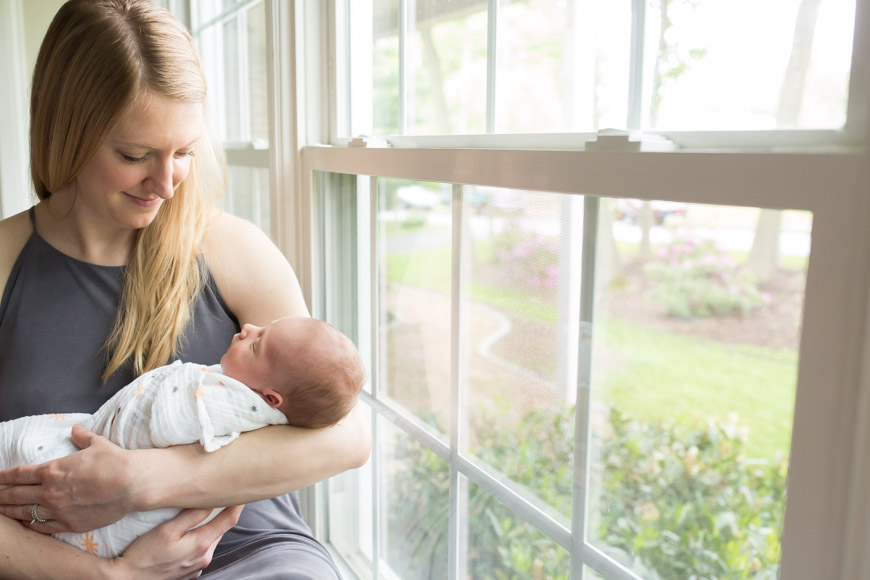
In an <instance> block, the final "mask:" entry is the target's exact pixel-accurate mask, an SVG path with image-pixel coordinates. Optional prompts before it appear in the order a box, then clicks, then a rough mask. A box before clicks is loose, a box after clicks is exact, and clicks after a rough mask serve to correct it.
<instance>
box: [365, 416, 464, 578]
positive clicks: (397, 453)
mask: <svg viewBox="0 0 870 580" xmlns="http://www.w3.org/2000/svg"><path fill="white" fill-rule="evenodd" d="M379 427H380V429H381V430H380V432H379V437H380V438H381V440H382V441H383V443H382V444H381V452H382V453H383V454H384V462H383V468H382V471H381V477H380V493H381V497H382V498H383V499H382V504H381V505H382V511H383V513H382V514H381V516H382V518H383V521H384V522H385V523H386V525H385V526H384V527H383V531H382V535H383V537H382V540H381V542H382V547H381V549H382V554H381V557H382V559H383V560H382V561H386V564H387V565H388V566H389V568H390V569H391V570H392V572H393V573H395V576H391V575H386V574H384V575H383V577H386V578H409V579H410V578H414V579H420V580H442V579H443V578H447V577H448V574H447V535H448V534H447V532H448V515H449V505H450V501H449V498H450V492H449V480H450V468H449V467H448V466H447V463H445V462H444V461H443V460H442V459H441V458H439V457H438V456H437V455H436V454H435V453H433V452H432V451H430V450H428V449H426V448H424V447H423V446H422V445H420V443H418V442H417V441H416V440H414V439H412V438H411V437H409V436H408V435H407V434H405V433H403V432H401V431H399V430H398V429H397V428H395V427H394V426H392V424H390V423H389V422H388V421H386V420H381V421H380V423H379Z"/></svg>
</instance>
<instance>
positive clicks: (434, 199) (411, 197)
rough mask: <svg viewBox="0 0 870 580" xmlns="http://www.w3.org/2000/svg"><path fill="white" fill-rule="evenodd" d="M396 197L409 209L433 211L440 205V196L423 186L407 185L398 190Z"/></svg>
mask: <svg viewBox="0 0 870 580" xmlns="http://www.w3.org/2000/svg"><path fill="white" fill-rule="evenodd" d="M396 197H397V198H398V199H399V201H400V202H401V203H402V204H403V205H404V206H405V207H408V208H418V209H432V208H433V207H435V206H436V205H438V195H436V194H435V193H432V192H431V191H429V190H428V189H426V188H425V187H423V186H422V185H406V186H404V187H400V188H398V189H397V190H396Z"/></svg>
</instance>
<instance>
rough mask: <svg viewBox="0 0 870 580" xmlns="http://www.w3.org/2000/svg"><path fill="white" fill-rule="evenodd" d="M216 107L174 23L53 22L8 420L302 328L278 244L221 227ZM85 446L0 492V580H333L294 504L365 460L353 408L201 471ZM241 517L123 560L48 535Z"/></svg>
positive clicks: (13, 323) (160, 458)
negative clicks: (139, 514) (252, 334)
mask: <svg viewBox="0 0 870 580" xmlns="http://www.w3.org/2000/svg"><path fill="white" fill-rule="evenodd" d="M204 103H205V80H204V78H203V75H202V72H201V68H200V64H199V61H198V58H197V56H196V53H195V51H194V49H193V45H192V42H191V39H190V37H189V35H188V34H187V32H186V31H185V30H184V28H183V27H182V26H181V25H180V24H179V23H178V22H177V21H176V20H175V19H174V18H173V17H172V16H171V15H170V14H169V13H168V12H166V11H164V10H162V9H160V8H157V7H155V6H153V5H152V4H150V3H149V2H147V1H145V0H71V1H70V2H68V3H67V4H65V5H64V6H63V7H62V8H61V10H60V11H59V12H58V14H57V15H56V17H55V19H54V20H53V22H52V24H51V26H50V28H49V30H48V32H47V33H46V37H45V39H44V41H43V45H42V47H41V49H40V53H39V57H38V59H37V63H36V67H35V69H34V77H33V88H32V102H31V169H32V175H33V182H34V186H35V188H36V192H37V196H38V197H39V199H40V202H39V203H38V204H37V205H36V206H35V207H34V208H32V209H31V210H30V211H28V212H24V213H22V214H19V215H16V216H13V217H11V218H8V219H6V220H4V221H2V222H0V289H2V291H3V293H2V295H0V420H8V419H13V418H17V417H20V416H25V415H31V414H39V413H46V412H53V413H54V412H58V410H59V409H62V410H63V411H64V412H93V411H95V410H96V409H97V408H98V407H99V406H100V404H102V403H103V402H104V401H105V400H107V399H108V398H109V397H111V396H112V394H114V392H115V391H116V390H117V389H118V388H119V387H120V386H121V385H123V384H126V383H127V382H129V381H130V380H131V379H132V378H134V377H135V376H137V375H139V374H141V373H143V372H145V371H147V370H149V369H151V368H154V367H156V366H159V365H162V364H165V363H167V362H169V361H171V360H174V359H176V358H181V359H187V360H196V361H197V362H202V363H206V364H210V363H217V362H218V359H219V357H220V354H221V353H223V352H224V351H225V350H226V348H227V346H228V345H229V343H230V340H231V338H232V336H233V334H235V333H236V332H238V329H239V326H240V324H243V323H251V324H256V325H263V324H266V323H268V322H270V321H271V320H274V319H276V318H280V317H282V316H286V315H308V312H307V309H306V306H305V304H304V301H303V298H302V295H301V291H300V289H299V284H298V282H297V280H296V277H295V274H294V273H293V271H292V269H291V268H290V266H289V264H288V263H287V261H286V260H285V259H284V257H283V256H282V255H281V254H280V252H279V251H278V250H277V249H276V248H275V247H274V246H273V245H272V244H271V242H270V241H269V240H268V238H266V237H265V236H264V235H263V234H262V232H260V231H259V230H258V229H257V228H255V227H253V226H252V225H250V224H248V223H246V222H243V221H242V220H239V219H237V218H233V217H232V216H229V215H224V214H218V213H217V212H215V211H214V210H212V201H211V200H210V198H209V194H211V193H213V192H217V191H219V190H220V189H221V187H222V186H223V183H222V177H223V170H222V162H221V156H220V153H219V151H217V150H216V148H214V147H213V146H212V145H211V143H210V141H209V139H208V134H207V131H206V127H207V121H206V118H205V116H204ZM216 177H217V178H220V179H218V180H215V178H216ZM73 438H74V441H75V442H76V444H77V445H79V447H81V448H82V451H80V452H78V453H74V454H72V455H70V456H68V457H65V458H62V459H59V460H57V461H54V462H50V463H47V464H44V465H41V466H25V467H19V468H15V469H12V470H8V471H5V472H0V486H3V485H10V486H11V487H8V488H6V489H2V490H0V514H2V516H0V555H2V557H0V577H2V578H4V579H6V578H26V579H30V578H65V579H74V578H88V579H92V578H101V577H107V578H139V579H143V578H166V579H180V578H196V577H198V576H199V574H200V570H202V569H203V568H205V567H206V566H208V568H207V569H206V570H205V572H204V575H203V577H204V578H211V579H214V580H224V579H233V580H239V579H243V578H257V579H267V578H279V577H280V578H317V579H324V578H337V577H338V574H337V571H336V570H335V567H334V564H333V563H332V561H331V560H330V558H329V556H328V554H327V553H326V551H325V550H324V548H323V547H322V546H321V545H320V544H319V543H317V542H316V541H315V540H314V539H313V538H312V537H311V535H310V530H309V529H308V528H307V526H306V525H305V523H304V522H303V521H302V519H301V517H300V516H299V509H298V503H297V500H296V498H295V495H281V494H287V493H288V492H291V491H293V490H296V489H300V488H302V487H305V486H307V485H310V484H312V483H314V482H316V481H319V480H321V479H324V478H326V477H329V476H331V475H334V474H337V473H340V472H341V471H343V470H345V469H348V468H351V467H356V466H359V465H361V464H362V463H363V462H364V461H365V460H366V458H367V457H368V453H369V445H370V442H369V437H368V432H367V430H366V427H365V426H364V422H363V421H362V417H361V414H360V411H359V410H354V411H352V412H351V414H350V415H349V416H348V417H347V418H346V419H345V420H343V421H342V422H341V423H340V424H339V425H337V426H335V427H332V428H327V429H324V430H297V429H294V428H292V427H286V426H277V427H268V428H265V429H261V430H258V431H255V432H252V433H247V434H244V435H243V436H242V437H241V438H240V439H239V440H238V441H236V442H235V443H233V445H230V446H228V447H227V448H225V449H223V450H221V451H219V452H216V453H214V454H208V455H206V454H205V453H204V452H202V450H201V448H200V449H197V448H196V447H195V446H179V447H174V448H171V449H160V450H143V451H124V450H121V449H119V448H117V447H116V446H114V445H112V444H111V443H109V442H108V441H106V440H105V439H102V438H100V437H97V436H95V435H93V434H91V433H88V432H87V431H85V430H83V429H82V428H76V429H74V431H73ZM275 457H280V458H282V460H281V462H280V463H278V462H276V461H275V460H274V459H273V458H275ZM275 496H278V497H277V498H276V499H266V498H273V497H275ZM238 504H249V505H247V506H246V507H245V509H244V510H243V511H241V513H240V508H236V509H230V510H226V511H225V512H224V513H223V514H221V516H219V517H218V518H216V519H215V520H213V521H212V522H210V523H208V524H206V525H204V526H201V527H199V528H197V529H194V530H191V531H189V532H188V531H186V530H188V529H190V528H191V527H192V526H193V525H195V524H196V523H198V522H199V521H201V520H202V519H203V518H204V517H205V515H206V513H207V510H203V509H192V510H186V511H184V512H182V513H181V514H180V515H179V516H178V517H177V518H175V519H174V520H170V521H169V522H167V523H166V524H164V525H162V526H160V527H159V528H157V529H156V530H154V531H153V532H150V533H148V534H146V535H144V536H142V537H141V538H140V539H139V540H137V541H136V542H135V543H134V544H133V545H131V547H130V548H129V549H128V550H127V552H126V553H125V554H124V556H123V557H121V558H118V559H116V560H114V561H108V560H101V559H99V558H96V557H94V556H92V555H90V554H87V553H86V552H84V551H81V550H77V549H75V548H72V547H70V546H67V545H65V544H63V543H62V542H59V541H57V540H55V539H54V538H52V537H51V536H49V535H47V534H50V533H55V532H62V531H79V532H81V531H87V530H91V529H94V528H97V527H101V526H105V525H108V524H109V523H112V522H114V521H117V520H118V519H120V518H121V517H122V516H123V515H125V514H126V513H129V512H131V511H139V510H146V509H154V508H158V507H185V508H210V507H213V506H225V505H238ZM16 520H19V521H20V522H21V523H23V524H24V525H20V524H19V522H17V521H16ZM237 520H238V523H237ZM230 528H232V529H230ZM227 530H229V531H227ZM225 532H226V533H225ZM222 536H223V537H222ZM221 537H222V538H221ZM219 541H220V543H218V542H219ZM210 562H211V564H210V565H209V563H210Z"/></svg>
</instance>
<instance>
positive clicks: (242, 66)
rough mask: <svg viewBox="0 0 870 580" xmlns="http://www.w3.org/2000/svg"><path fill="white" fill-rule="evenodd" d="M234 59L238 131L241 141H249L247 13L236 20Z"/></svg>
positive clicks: (249, 97)
mask: <svg viewBox="0 0 870 580" xmlns="http://www.w3.org/2000/svg"><path fill="white" fill-rule="evenodd" d="M236 44H237V46H236V58H237V59H238V67H239V80H240V81H241V83H240V84H241V86H240V87H239V89H240V90H239V129H240V130H241V135H240V136H241V138H242V141H248V142H250V141H251V83H250V79H251V75H250V70H249V66H250V62H251V61H250V57H249V55H248V13H247V11H245V10H242V11H240V12H239V15H238V17H237V18H236Z"/></svg>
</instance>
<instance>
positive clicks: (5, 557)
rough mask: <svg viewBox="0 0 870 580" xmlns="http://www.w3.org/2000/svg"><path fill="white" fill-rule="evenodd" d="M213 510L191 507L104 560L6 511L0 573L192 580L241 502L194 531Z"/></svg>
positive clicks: (71, 579) (31, 578)
mask: <svg viewBox="0 0 870 580" xmlns="http://www.w3.org/2000/svg"><path fill="white" fill-rule="evenodd" d="M209 513H210V510H185V511H183V512H181V513H180V514H179V515H178V516H176V517H175V518H173V519H171V520H169V521H167V522H164V523H163V524H161V525H159V526H158V527H156V528H154V529H153V530H151V531H150V532H148V533H147V534H144V535H143V536H142V537H140V538H139V539H137V540H136V541H135V542H133V544H131V545H130V547H129V548H128V549H127V551H126V552H125V554H124V555H123V556H122V557H120V558H116V559H114V560H104V559H102V558H98V557H96V556H94V555H92V554H88V553H87V552H85V551H83V550H79V549H78V548H75V547H73V546H70V545H68V544H65V543H63V542H61V541H60V540H56V539H55V538H52V537H50V536H45V535H42V534H37V533H34V532H32V531H30V530H28V529H26V528H24V527H23V526H21V525H20V524H19V523H18V522H17V521H15V520H11V519H8V518H5V517H2V516H0V578H3V579H4V580H43V579H45V580H50V579H54V580H58V579H62V580H79V579H81V580H102V579H107V580H142V579H145V578H147V579H149V580H186V579H188V578H197V577H198V576H199V575H200V571H201V570H202V569H203V568H205V567H206V566H208V564H209V563H210V562H211V558H212V554H213V553H214V549H215V547H216V546H217V543H218V541H220V538H221V536H223V534H224V533H226V531H227V530H229V529H230V528H231V527H233V526H234V525H235V524H236V523H237V522H238V518H239V514H240V513H241V508H240V507H236V508H230V509H227V510H224V511H223V512H222V513H221V514H220V515H219V516H218V517H217V518H215V519H214V520H212V521H211V522H209V523H208V524H206V525H204V526H200V527H199V528H196V529H195V530H192V531H190V532H188V531H187V530H189V529H190V528H192V527H193V526H195V525H197V524H198V523H199V522H201V521H202V520H203V519H205V517H207V516H208V514H209Z"/></svg>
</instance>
